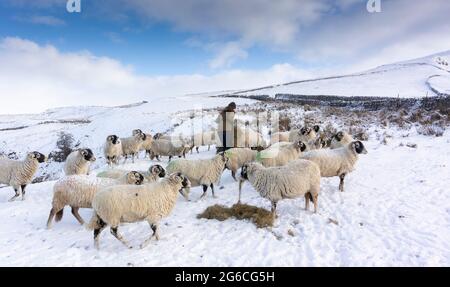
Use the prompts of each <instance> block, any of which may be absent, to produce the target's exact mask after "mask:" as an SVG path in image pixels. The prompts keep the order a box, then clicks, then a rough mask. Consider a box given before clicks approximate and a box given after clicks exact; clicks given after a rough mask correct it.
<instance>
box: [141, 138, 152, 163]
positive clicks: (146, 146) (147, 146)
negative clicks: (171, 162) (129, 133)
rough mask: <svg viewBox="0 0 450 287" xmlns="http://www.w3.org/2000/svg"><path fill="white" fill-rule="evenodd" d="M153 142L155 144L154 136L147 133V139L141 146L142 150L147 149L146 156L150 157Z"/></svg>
mask: <svg viewBox="0 0 450 287" xmlns="http://www.w3.org/2000/svg"><path fill="white" fill-rule="evenodd" d="M152 144H153V137H152V135H151V134H145V140H144V142H143V143H142V146H141V148H140V150H141V151H142V150H143V151H145V156H144V158H146V157H147V155H148V157H150V154H151V151H152Z"/></svg>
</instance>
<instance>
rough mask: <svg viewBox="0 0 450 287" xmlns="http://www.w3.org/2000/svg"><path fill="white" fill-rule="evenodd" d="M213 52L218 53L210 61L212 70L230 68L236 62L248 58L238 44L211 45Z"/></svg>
mask: <svg viewBox="0 0 450 287" xmlns="http://www.w3.org/2000/svg"><path fill="white" fill-rule="evenodd" d="M210 48H211V49H212V50H215V51H216V55H215V57H214V58H213V59H211V60H210V61H209V66H210V67H211V68H212V69H218V68H228V67H230V66H231V64H232V63H234V62H235V61H236V60H239V59H245V58H247V56H248V53H247V51H245V50H244V49H243V48H242V46H241V45H240V44H239V43H238V42H228V43H225V44H214V45H210Z"/></svg>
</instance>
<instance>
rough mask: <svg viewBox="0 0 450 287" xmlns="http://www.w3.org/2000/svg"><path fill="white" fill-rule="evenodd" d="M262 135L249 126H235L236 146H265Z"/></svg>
mask: <svg viewBox="0 0 450 287" xmlns="http://www.w3.org/2000/svg"><path fill="white" fill-rule="evenodd" d="M266 146H267V144H266V141H265V140H264V138H263V136H262V135H261V134H260V133H259V132H257V131H254V130H253V129H251V128H249V127H245V128H240V127H237V147H248V148H266Z"/></svg>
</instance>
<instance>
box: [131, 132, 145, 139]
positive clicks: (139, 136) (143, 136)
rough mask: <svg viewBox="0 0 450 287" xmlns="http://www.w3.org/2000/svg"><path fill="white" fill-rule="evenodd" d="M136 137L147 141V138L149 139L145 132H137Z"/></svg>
mask: <svg viewBox="0 0 450 287" xmlns="http://www.w3.org/2000/svg"><path fill="white" fill-rule="evenodd" d="M133 136H134V137H136V138H138V139H139V140H141V141H145V140H146V139H147V135H145V134H144V133H142V132H141V133H138V134H135V135H133Z"/></svg>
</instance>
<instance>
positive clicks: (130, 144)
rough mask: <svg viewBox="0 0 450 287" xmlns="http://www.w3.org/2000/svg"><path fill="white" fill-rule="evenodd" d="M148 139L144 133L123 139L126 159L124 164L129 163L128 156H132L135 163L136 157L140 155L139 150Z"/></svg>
mask: <svg viewBox="0 0 450 287" xmlns="http://www.w3.org/2000/svg"><path fill="white" fill-rule="evenodd" d="M146 139H147V136H146V135H145V134H144V133H136V134H135V135H133V136H131V137H127V138H123V139H122V151H123V156H124V157H125V160H124V161H123V163H126V162H127V159H128V156H131V158H132V162H133V163H134V157H135V156H138V155H139V150H140V149H141V146H142V144H143V143H144V141H145V140H146Z"/></svg>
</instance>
